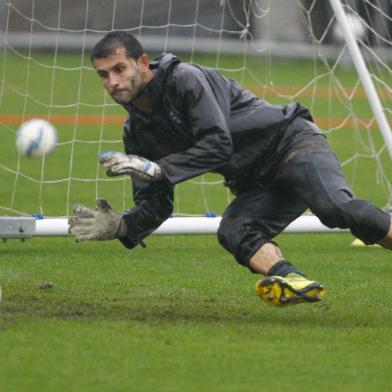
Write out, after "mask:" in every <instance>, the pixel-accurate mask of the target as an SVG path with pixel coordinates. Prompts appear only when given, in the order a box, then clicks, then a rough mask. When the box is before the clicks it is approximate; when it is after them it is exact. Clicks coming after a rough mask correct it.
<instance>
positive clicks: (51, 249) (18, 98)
mask: <svg viewBox="0 0 392 392" xmlns="http://www.w3.org/2000/svg"><path fill="white" fill-rule="evenodd" d="M9 54H10V55H9V56H7V59H6V61H3V59H1V60H2V61H0V67H3V69H1V70H0V74H1V75H3V78H4V80H3V83H2V85H1V97H0V110H1V113H0V141H1V143H0V184H1V187H0V213H1V214H2V215H4V214H8V213H9V212H15V211H16V212H22V213H36V212H41V211H43V212H44V213H45V214H47V215H55V216H57V215H68V214H70V213H71V206H72V204H73V203H74V202H82V203H85V204H87V205H93V204H94V201H95V197H96V196H101V197H107V198H108V200H110V202H111V203H112V205H113V206H114V207H115V208H117V209H118V210H121V209H123V208H124V207H129V205H130V203H131V201H130V188H129V186H130V185H129V181H124V180H116V181H107V179H106V176H105V174H104V171H103V170H102V169H101V168H99V167H98V164H97V160H96V157H97V153H98V152H99V151H102V150H105V149H106V150H107V149H122V147H121V126H120V125H119V124H109V123H105V121H106V120H105V119H108V118H113V119H114V120H115V121H114V122H118V118H121V116H124V113H123V111H122V110H121V109H119V108H118V107H117V106H111V105H106V104H105V105H103V102H106V103H108V102H109V101H105V98H104V96H103V92H102V89H101V87H100V86H99V82H98V80H97V78H96V76H95V75H94V73H93V71H92V70H91V68H89V64H87V63H86V64H85V65H87V67H86V68H80V65H82V64H81V62H80V58H79V57H77V56H72V55H69V54H68V55H63V54H60V53H59V54H58V57H57V58H56V64H55V65H56V67H53V65H54V63H53V57H52V56H50V55H49V54H47V55H43V54H36V53H33V56H32V57H21V56H20V55H18V56H12V55H11V53H9ZM199 63H201V64H203V65H218V66H219V67H220V68H222V69H226V68H232V69H236V68H237V69H238V71H235V72H229V73H227V74H228V76H230V77H234V78H236V79H238V80H239V81H240V82H241V83H242V84H244V85H247V86H249V87H250V88H254V86H255V85H256V87H257V86H260V85H265V86H270V84H269V79H268V78H269V76H271V74H273V75H272V76H273V80H274V82H275V86H274V88H276V89H277V90H279V89H280V90H279V91H280V92H278V93H276V92H275V93H274V94H272V95H271V94H270V93H271V91H272V90H271V89H261V90H257V92H258V93H259V94H260V95H261V96H263V97H265V98H266V99H268V100H270V101H272V102H279V103H287V102H289V101H290V100H292V96H293V95H295V94H296V93H295V91H299V90H300V89H301V87H302V86H304V85H306V84H307V83H308V82H309V80H311V79H312V78H314V77H315V74H314V71H315V64H305V63H300V64H297V63H290V64H283V63H282V64H272V66H271V67H270V68H268V69H266V68H265V65H263V63H262V62H261V61H260V60H258V59H249V60H248V61H247V64H246V66H247V70H249V71H250V72H249V73H247V71H244V68H243V62H242V60H241V59H238V58H224V57H222V58H221V59H220V62H219V64H216V62H214V59H211V58H204V57H201V58H200V59H199ZM256 74H257V75H265V79H264V77H263V76H262V77H261V78H260V80H255V79H254V75H256ZM318 74H320V75H322V74H323V70H322V69H320V70H319V71H318ZM338 76H339V80H340V82H341V83H342V85H344V86H345V87H347V89H350V88H352V87H353V86H354V85H356V80H357V79H356V77H355V74H354V73H353V72H352V71H351V72H350V71H341V72H340V73H339V74H338ZM388 78H390V75H389V76H388V75H386V84H388V80H389V79H388ZM330 82H331V80H329V78H328V76H326V77H325V78H320V79H317V82H316V85H314V86H310V88H309V89H306V90H305V91H304V92H303V93H301V94H299V95H298V96H295V99H296V100H300V101H302V102H303V103H304V104H305V105H307V106H309V107H310V108H311V109H312V112H313V113H314V114H315V116H316V117H317V118H318V119H320V121H322V120H323V119H325V118H330V116H331V114H332V115H333V116H335V117H336V118H337V120H336V118H335V119H332V120H333V121H332V120H331V121H332V122H333V123H339V121H340V120H341V119H342V118H345V117H346V116H347V107H345V106H344V105H343V104H342V103H341V101H340V99H339V98H340V97H339V94H337V93H336V91H334V92H333V95H332V97H331V96H328V95H326V94H325V90H324V89H325V88H327V87H328V86H329V83H330ZM79 86H80V87H81V88H79ZM313 88H314V89H313ZM285 92H289V94H290V96H291V97H288V96H287V97H286V96H285ZM313 92H315V94H316V95H314V94H313ZM319 92H320V94H319ZM335 94H336V95H335ZM356 96H357V94H355V97H356ZM357 98H358V99H357ZM350 104H352V105H353V106H354V107H355V108H356V110H357V111H358V113H360V114H361V116H363V117H364V118H367V117H368V116H370V111H369V107H368V105H367V104H366V100H365V99H363V97H361V96H360V94H358V97H356V99H354V100H353V101H352V102H351V103H350ZM49 108H50V116H58V117H57V118H58V119H60V120H58V122H55V125H56V127H57V130H58V132H59V145H58V147H57V149H56V151H55V153H54V154H53V155H52V156H50V157H47V158H46V160H45V161H43V160H40V159H36V160H32V159H28V158H24V157H18V156H17V154H16V151H15V134H16V130H17V128H18V125H19V124H18V121H19V120H20V119H21V118H23V116H27V115H45V116H48V110H49ZM88 116H95V117H88ZM110 116H112V117H110ZM53 118H55V117H53ZM96 118H98V120H99V121H98V123H97V121H96ZM15 119H16V120H17V121H15ZM86 119H87V120H89V121H90V123H88V122H87V123H83V121H85V120H86ZM101 119H102V123H101V122H100V121H101ZM120 123H121V121H120ZM361 136H365V137H364V138H362V137H361ZM329 139H330V141H331V143H332V144H333V145H334V148H335V150H336V151H337V154H338V156H339V157H340V158H341V159H342V160H348V159H349V157H350V156H357V158H358V159H355V160H353V161H352V162H351V161H350V160H349V161H348V162H347V165H346V166H345V167H344V170H345V172H346V174H347V175H348V176H349V177H350V182H352V183H353V184H354V188H355V191H356V193H357V194H358V195H359V196H361V197H366V198H369V199H371V200H373V201H375V202H376V203H377V204H378V205H379V206H383V205H385V204H386V203H387V202H388V200H390V195H385V192H383V190H382V187H380V186H379V185H380V184H379V183H380V176H379V172H376V168H375V164H374V160H373V159H371V158H369V157H367V156H366V154H365V158H363V159H359V158H362V155H361V154H357V153H358V151H359V150H358V146H360V147H361V148H363V147H364V151H365V153H368V152H369V151H370V150H371V148H373V147H374V146H376V149H377V148H379V145H380V144H381V138H380V137H379V136H378V135H377V131H376V130H375V129H374V127H370V128H369V129H367V130H366V131H363V130H361V129H353V127H352V126H351V125H350V126H349V124H347V126H346V125H345V126H343V127H342V129H340V130H339V131H337V132H333V133H331V134H329ZM362 151H363V150H362ZM378 159H379V160H380V163H381V164H382V165H384V173H385V174H386V176H389V184H390V183H391V177H390V176H391V172H390V170H388V168H389V167H390V160H388V157H387V155H386V152H385V150H384V151H383V152H382V153H381V154H380V155H379V156H378ZM207 180H209V181H215V180H217V178H216V177H215V176H209V177H207ZM381 182H382V178H381ZM380 189H381V191H380ZM201 194H202V196H203V197H202V196H201ZM228 198H229V197H228V195H227V193H226V191H225V190H224V189H223V188H222V186H221V185H217V186H213V187H212V188H210V187H204V186H201V185H200V183H197V184H192V183H187V184H183V185H180V186H179V187H178V189H177V194H176V200H175V203H176V211H178V212H193V213H194V212H199V213H200V212H201V211H205V210H213V211H215V212H218V213H220V212H222V210H223V208H224V207H225V205H226V203H227V201H228V200H227V199H228ZM206 201H207V202H208V205H207V206H206ZM222 201H223V203H222ZM351 241H352V237H351V236H350V235H348V234H322V235H298V234H290V235H289V234H283V235H281V236H280V237H279V238H278V242H279V243H280V244H281V246H282V249H283V251H284V253H285V255H286V257H287V259H288V260H290V261H292V262H294V263H295V264H296V265H297V266H298V268H300V269H302V270H303V271H305V272H306V273H307V274H308V275H309V277H310V278H312V279H318V280H320V281H321V282H322V283H323V284H324V285H325V287H326V297H325V300H323V301H322V302H321V303H317V304H312V305H309V304H304V305H298V306H295V307H292V308H282V309H281V308H274V307H272V306H268V305H267V304H264V303H262V302H261V300H260V299H259V298H258V297H257V295H256V292H255V289H254V285H255V282H256V280H257V277H256V276H254V275H252V274H251V273H249V272H248V271H247V270H246V269H244V268H243V267H240V266H238V265H237V264H236V263H235V261H234V260H233V259H232V257H231V256H230V255H229V254H228V253H226V252H225V251H224V250H223V249H222V248H220V247H219V245H218V244H217V241H216V239H215V238H214V237H213V236H209V237H202V236H199V237H198V236H196V237H185V236H183V237H181V236H179V237H150V238H149V239H147V241H146V243H147V249H142V248H137V249H135V250H133V251H129V250H127V249H125V248H124V247H123V246H122V245H121V244H120V243H119V242H118V241H112V242H105V243H101V242H96V243H87V244H75V243H74V242H73V240H72V239H70V238H56V239H53V238H52V239H42V238H36V239H31V240H27V241H26V242H24V243H21V242H20V241H19V240H10V241H8V242H6V243H0V285H1V286H2V288H3V301H2V303H1V305H0V391H1V392H24V391H26V392H31V391H40V392H45V391H51V392H52V391H56V392H57V391H64V392H69V391H75V392H79V391H89V392H90V391H147V392H149V391H153V390H159V391H181V392H182V391H195V392H196V391H197V392H199V391H208V392H210V391H252V392H253V391H255V390H267V389H268V390H290V391H301V392H304V391H311V390H316V391H318V392H320V391H328V392H329V391H331V390H336V391H355V392H358V391H368V390H377V391H388V390H390V386H391V385H392V373H391V371H390V367H391V364H390V359H391V350H392V345H391V343H390V329H391V328H390V326H391V324H392V312H391V308H392V296H391V294H390V287H392V277H391V276H392V274H391V272H392V264H391V261H392V258H391V252H388V251H385V250H383V249H379V248H352V247H350V246H349V244H350V242H351Z"/></svg>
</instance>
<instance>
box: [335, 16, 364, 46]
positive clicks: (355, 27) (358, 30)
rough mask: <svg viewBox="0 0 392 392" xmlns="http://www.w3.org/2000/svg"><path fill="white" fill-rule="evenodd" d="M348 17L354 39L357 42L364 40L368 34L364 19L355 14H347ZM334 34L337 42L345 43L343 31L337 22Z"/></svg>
mask: <svg viewBox="0 0 392 392" xmlns="http://www.w3.org/2000/svg"><path fill="white" fill-rule="evenodd" d="M346 16H347V21H348V24H349V26H350V29H351V31H352V33H353V35H354V38H355V39H357V40H358V39H363V38H364V37H365V34H366V28H365V25H364V24H363V21H362V19H361V18H360V17H359V16H358V15H355V14H353V13H347V14H346ZM332 33H333V36H334V38H335V40H336V41H338V42H344V41H345V37H344V34H343V31H342V29H341V28H340V26H339V24H338V23H337V22H336V21H335V24H334V26H333V29H332Z"/></svg>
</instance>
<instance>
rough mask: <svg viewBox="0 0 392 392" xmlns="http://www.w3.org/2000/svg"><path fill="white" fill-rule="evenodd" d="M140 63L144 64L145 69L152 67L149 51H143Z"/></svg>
mask: <svg viewBox="0 0 392 392" xmlns="http://www.w3.org/2000/svg"><path fill="white" fill-rule="evenodd" d="M138 63H139V64H140V65H142V66H143V71H147V70H149V69H150V57H149V56H148V54H147V53H143V54H142V55H141V56H140V57H139V59H138Z"/></svg>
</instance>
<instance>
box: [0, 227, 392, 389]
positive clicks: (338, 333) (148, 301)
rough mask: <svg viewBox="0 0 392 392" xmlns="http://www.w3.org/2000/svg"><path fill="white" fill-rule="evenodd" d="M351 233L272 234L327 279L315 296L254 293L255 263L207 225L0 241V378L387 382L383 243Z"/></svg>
mask: <svg viewBox="0 0 392 392" xmlns="http://www.w3.org/2000/svg"><path fill="white" fill-rule="evenodd" d="M350 241H351V237H350V236H348V235H346V234H339V235H337V234H331V235H330V234H325V235H294V234H290V235H288V234H286V235H281V236H280V238H279V242H280V244H281V246H282V248H283V249H284V250H285V252H286V255H287V257H288V258H289V259H290V260H295V261H296V264H297V265H298V266H299V267H300V268H302V269H303V270H305V271H306V272H307V273H308V274H309V275H310V276H312V277H314V278H317V279H319V280H321V281H322V282H323V283H324V284H325V286H326V289H327V294H326V298H325V300H324V301H323V302H322V303H318V304H313V305H301V306H296V307H293V308H288V309H287V308H284V309H280V308H274V307H272V306H268V305H266V304H264V303H262V302H261V301H260V300H259V299H258V297H257V296H256V293H255V291H254V283H255V281H256V276H254V275H252V274H250V273H249V272H248V271H247V270H245V269H244V268H242V267H240V266H238V265H237V264H236V263H235V262H234V261H233V260H232V258H231V256H230V255H229V254H227V253H226V252H224V251H223V249H221V248H219V247H218V245H217V242H216V240H215V238H214V237H177V238H173V237H152V238H150V239H149V240H148V241H147V245H148V246H147V249H141V248H139V249H136V250H134V251H131V252H130V251H128V250H126V249H125V248H123V247H122V246H121V244H120V243H118V242H116V241H115V242H109V243H91V244H75V243H73V241H72V240H70V239H34V240H29V241H27V242H26V243H20V242H19V241H9V242H7V243H5V244H2V245H1V248H0V251H1V255H2V256H1V259H0V281H1V284H2V286H3V297H4V298H3V303H2V305H1V312H0V347H1V350H0V384H1V385H2V387H1V390H2V392H8V391H18V392H19V391H50V390H56V391H151V390H156V389H159V390H161V391H183V390H187V391H253V390H255V389H257V388H260V386H262V388H263V389H264V388H266V389H267V388H268V389H274V390H276V389H280V388H285V389H289V390H292V391H310V390H318V391H330V390H332V389H336V390H339V391H340V390H344V391H356V392H357V391H366V390H369V385H371V389H372V390H377V391H387V390H389V388H390V385H391V382H392V375H391V372H390V351H391V348H392V347H391V343H390V325H391V322H392V314H391V312H390V309H391V306H392V297H391V296H390V295H389V289H390V287H391V284H392V278H391V264H390V261H391V260H390V253H389V252H387V251H385V250H382V249H376V248H368V249H364V248H352V247H349V243H350ZM48 283H50V284H51V285H52V288H45V287H47V284H48Z"/></svg>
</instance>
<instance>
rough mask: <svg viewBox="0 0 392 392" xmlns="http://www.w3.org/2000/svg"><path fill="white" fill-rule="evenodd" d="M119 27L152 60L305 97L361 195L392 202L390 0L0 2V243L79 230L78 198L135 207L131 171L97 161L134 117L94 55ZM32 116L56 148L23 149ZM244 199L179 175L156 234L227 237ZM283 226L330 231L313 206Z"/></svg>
mask: <svg viewBox="0 0 392 392" xmlns="http://www.w3.org/2000/svg"><path fill="white" fill-rule="evenodd" d="M114 29H116V30H118V29H119V30H125V31H129V32H131V33H133V34H134V35H136V36H137V37H138V38H139V39H140V41H141V42H142V44H143V45H144V47H145V49H146V51H148V53H150V54H151V55H152V56H155V55H158V54H159V53H160V52H161V51H171V52H175V53H176V54H177V55H178V56H179V57H180V59H182V60H183V61H189V62H192V63H195V64H198V65H201V66H208V67H213V68H216V69H217V70H218V71H219V72H221V73H223V74H224V75H225V76H227V77H229V78H232V79H236V80H237V81H238V82H239V83H240V84H241V85H243V86H244V87H245V88H247V89H249V90H250V91H252V92H253V93H254V94H256V95H258V96H259V97H260V98H262V99H265V100H267V101H269V102H271V103H276V104H288V103H291V102H295V101H300V102H301V103H303V104H304V106H307V107H308V108H309V109H310V110H311V112H312V114H313V116H314V118H315V121H316V123H317V124H318V125H319V127H320V128H321V129H322V130H323V131H324V132H325V134H326V136H327V137H328V139H329V141H330V142H331V144H332V146H333V148H334V150H335V151H336V153H337V155H338V157H339V159H340V161H341V163H342V168H343V171H344V172H345V174H346V176H347V178H348V180H349V182H350V185H351V187H352V188H353V191H354V193H355V194H356V195H357V196H358V197H360V198H362V199H368V200H372V201H373V202H374V203H375V204H376V205H377V206H379V207H381V208H383V209H385V210H388V209H389V208H390V207H391V206H392V171H391V158H392V133H391V128H390V121H391V116H392V88H391V85H392V68H391V64H392V51H391V46H392V39H391V33H392V4H390V2H385V1H377V2H374V1H370V0H362V1H356V0H346V1H343V0H329V1H325V0H293V1H290V2H289V3H288V2H287V0H240V1H237V0H236V1H234V0H143V1H140V2H131V1H129V0H111V1H108V2H99V1H96V0H89V1H77V0H58V1H52V2H47V1H45V0H34V1H33V2H23V1H20V0H0V141H1V143H0V183H1V189H0V216H4V217H3V218H1V217H0V228H1V229H0V238H1V237H4V238H13V237H18V236H19V237H24V238H26V237H30V236H64V235H68V226H67V216H70V215H72V205H73V204H75V203H83V204H86V205H89V206H94V205H95V199H96V198H98V197H104V198H106V199H107V200H109V201H110V203H111V205H112V206H113V207H114V208H115V209H116V210H118V211H123V210H125V209H127V208H130V207H131V206H132V198H131V195H132V192H131V181H130V180H129V178H107V177H106V175H105V173H104V170H103V169H102V168H101V167H100V165H99V163H98V160H97V156H98V154H99V153H100V152H102V151H106V150H118V151H122V150H123V146H122V124H123V121H124V119H125V117H126V113H125V112H124V111H123V110H122V109H121V108H119V107H118V105H115V104H114V103H113V102H112V101H111V99H110V97H108V95H107V94H105V93H104V91H103V89H102V87H101V86H100V83H99V80H98V78H97V77H96V75H95V72H94V69H93V68H92V66H91V64H90V62H89V53H90V51H91V48H92V47H93V45H94V44H95V43H96V42H97V41H98V39H99V38H101V37H102V36H103V35H104V34H105V33H107V32H109V31H111V30H114ZM30 118H43V119H46V120H48V121H49V122H51V123H52V124H53V125H54V126H55V128H56V129H57V133H58V140H57V144H56V148H55V150H54V152H53V153H52V154H51V155H48V156H43V157H26V156H23V155H22V154H21V153H20V152H18V151H17V149H16V147H15V139H16V135H17V131H18V128H19V126H20V125H21V124H22V123H23V122H24V121H26V120H28V119H30ZM233 199H234V196H232V195H231V194H230V192H229V191H228V189H227V188H225V187H223V180H222V178H220V177H219V176H217V175H215V174H207V175H203V176H200V177H197V178H195V179H192V180H189V181H186V182H185V183H182V184H179V185H178V186H176V191H175V201H174V203H175V204H174V215H173V218H169V220H168V221H166V222H165V223H164V224H163V225H162V226H161V227H160V228H159V229H158V230H157V231H156V232H155V233H154V234H158V235H161V234H201V233H205V234H210V233H216V230H217V228H218V225H219V222H220V215H221V214H222V212H223V211H224V209H225V208H226V207H227V205H228V204H229V203H230V202H231V201H232V200H233ZM32 215H34V216H33V217H32ZM42 216H43V217H44V218H45V219H40V217H42ZM25 227H26V228H25ZM21 230H22V232H21ZM286 231H288V232H325V231H330V229H328V228H326V227H325V226H324V225H322V224H321V223H320V221H319V220H318V218H316V217H314V216H311V215H304V216H302V217H300V218H298V220H296V221H295V222H293V224H292V225H290V226H289V227H288V228H287V230H286ZM18 232H19V234H18Z"/></svg>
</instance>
